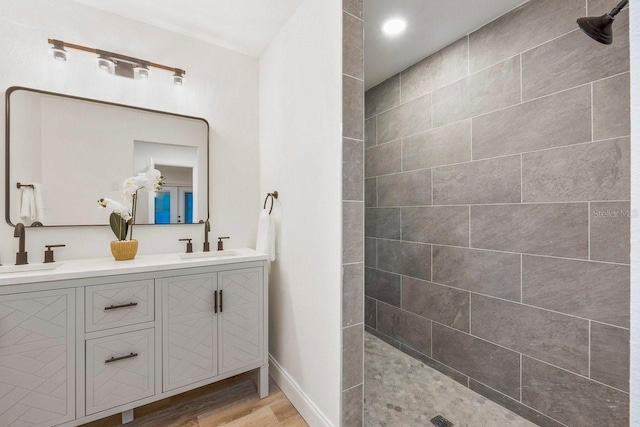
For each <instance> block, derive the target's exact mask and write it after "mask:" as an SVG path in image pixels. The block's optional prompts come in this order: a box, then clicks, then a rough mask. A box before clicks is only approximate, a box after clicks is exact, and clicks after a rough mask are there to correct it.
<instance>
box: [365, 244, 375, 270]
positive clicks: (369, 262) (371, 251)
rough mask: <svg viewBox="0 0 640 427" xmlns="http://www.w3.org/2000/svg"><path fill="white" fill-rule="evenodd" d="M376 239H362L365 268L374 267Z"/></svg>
mask: <svg viewBox="0 0 640 427" xmlns="http://www.w3.org/2000/svg"><path fill="white" fill-rule="evenodd" d="M376 258H377V255H376V239H373V238H370V237H367V238H365V239H364V263H365V265H366V266H367V267H373V268H375V267H376Z"/></svg>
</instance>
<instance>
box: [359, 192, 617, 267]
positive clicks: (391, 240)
mask: <svg viewBox="0 0 640 427" xmlns="http://www.w3.org/2000/svg"><path fill="white" fill-rule="evenodd" d="M474 206H475V205H474ZM429 207H431V206H425V208H429ZM436 207H437V206H436ZM367 209H399V208H367ZM365 237H368V238H372V239H378V240H383V241H389V242H404V243H412V244H418V245H435V246H443V247H445V248H456V249H468V250H472V251H485V252H496V253H501V254H512V255H525V256H532V257H541V258H552V259H560V260H569V261H582V262H590V263H591V262H592V263H600V264H609V265H617V266H621V267H629V266H630V264H625V263H620V262H611V261H600V260H595V259H591V260H589V259H583V258H570V257H562V256H555V255H543V254H534V253H529V252H513V251H505V250H500V249H487V248H478V247H469V246H456V245H447V244H444V243H436V242H416V241H412V240H401V239H388V238H385V237H376V236H365Z"/></svg>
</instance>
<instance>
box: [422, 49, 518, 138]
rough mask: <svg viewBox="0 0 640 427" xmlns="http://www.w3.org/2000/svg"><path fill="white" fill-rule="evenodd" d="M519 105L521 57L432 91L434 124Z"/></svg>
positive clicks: (440, 124)
mask: <svg viewBox="0 0 640 427" xmlns="http://www.w3.org/2000/svg"><path fill="white" fill-rule="evenodd" d="M519 102H520V58H519V57H517V56H516V57H513V58H511V59H508V60H506V61H504V62H501V63H499V64H496V65H494V66H492V67H490V68H488V69H486V70H483V71H480V72H478V73H475V74H472V75H470V76H469V77H467V78H464V79H462V80H458V81H457V82H455V83H453V84H450V85H448V86H445V87H443V88H441V89H438V90H436V91H435V92H433V125H434V127H437V126H442V125H445V124H447V123H453V122H457V121H459V120H463V119H468V118H469V117H474V116H478V115H480V114H484V113H488V112H490V111H494V110H498V109H500V108H504V107H508V106H510V105H513V104H517V103H519Z"/></svg>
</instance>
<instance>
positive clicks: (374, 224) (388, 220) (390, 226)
mask: <svg viewBox="0 0 640 427" xmlns="http://www.w3.org/2000/svg"><path fill="white" fill-rule="evenodd" d="M365 212H366V213H365V236H367V237H378V238H380V239H393V240H399V239H400V209H393V208H367V209H366V210H365Z"/></svg>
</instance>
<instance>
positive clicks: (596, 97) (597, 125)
mask: <svg viewBox="0 0 640 427" xmlns="http://www.w3.org/2000/svg"><path fill="white" fill-rule="evenodd" d="M616 37H617V34H616ZM630 96H631V89H630V85H629V73H624V74H620V75H618V76H615V77H611V78H608V79H605V80H600V81H598V82H595V83H594V84H593V139H595V140H598V139H607V138H615V137H618V136H627V135H630V134H631V120H630V117H629V114H630V113H629V111H630V109H631V103H630Z"/></svg>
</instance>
